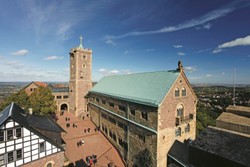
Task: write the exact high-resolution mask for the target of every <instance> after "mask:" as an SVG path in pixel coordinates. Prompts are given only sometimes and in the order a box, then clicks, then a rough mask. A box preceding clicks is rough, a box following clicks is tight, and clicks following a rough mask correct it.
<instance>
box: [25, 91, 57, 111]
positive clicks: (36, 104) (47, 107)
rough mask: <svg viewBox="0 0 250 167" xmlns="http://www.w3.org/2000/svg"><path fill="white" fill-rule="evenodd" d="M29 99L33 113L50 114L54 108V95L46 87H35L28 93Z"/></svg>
mask: <svg viewBox="0 0 250 167" xmlns="http://www.w3.org/2000/svg"><path fill="white" fill-rule="evenodd" d="M29 101H30V107H31V108H32V110H33V113H34V114H37V115H50V114H52V113H54V112H55V110H56V104H55V101H54V97H53V96H52V92H51V90H50V89H49V88H48V87H39V88H38V89H36V90H35V92H33V93H32V94H31V95H30V97H29Z"/></svg>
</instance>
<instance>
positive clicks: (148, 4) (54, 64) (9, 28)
mask: <svg viewBox="0 0 250 167" xmlns="http://www.w3.org/2000/svg"><path fill="white" fill-rule="evenodd" d="M80 35H82V36H83V38H84V40H83V46H84V47H85V48H91V49H92V50H93V72H92V76H93V80H94V81H98V80H99V79H100V78H102V77H103V76H105V75H112V74H127V73H138V72H147V71H159V70H172V69H176V67H177V62H178V60H181V61H182V62H183V66H184V67H185V72H186V75H187V77H188V78H189V80H190V82H191V83H204V84H211V83H216V84H217V83H220V84H223V83H227V84H228V83H233V71H234V68H235V69H236V70H235V71H236V83H238V84H250V77H249V76H250V75H249V74H250V67H249V64H250V1H249V0H235V1H232V0H220V1H211V2H210V1H200V0H179V1H177V0H155V1H152V0H143V1H141V0H132V1H127V0H74V1H69V0H62V1H55V0H54V1H53V0H40V1H34V0H11V1H9V0H3V1H1V5H0V46H1V47H0V82H1V81H2V82H3V81H64V82H65V81H68V80H69V51H70V49H71V48H73V47H76V46H78V45H79V36H80Z"/></svg>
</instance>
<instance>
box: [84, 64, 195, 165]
mask: <svg viewBox="0 0 250 167" xmlns="http://www.w3.org/2000/svg"><path fill="white" fill-rule="evenodd" d="M87 98H88V107H89V111H90V116H91V120H92V121H93V122H94V123H95V124H96V126H98V127H100V129H101V131H102V132H103V133H104V135H105V136H106V137H107V138H108V139H109V140H110V142H111V143H112V144H113V145H114V146H115V147H116V148H117V149H118V150H119V152H120V154H121V155H122V157H123V158H124V160H125V162H127V165H128V166H133V167H140V166H144V164H143V163H145V164H149V165H150V166H155V167H162V166H167V155H168V152H169V150H170V148H171V146H172V145H173V143H174V141H175V140H179V141H181V142H184V141H185V140H188V139H192V140H194V139H195V133H196V132H195V131H196V127H195V126H196V104H197V97H196V96H195V94H194V91H193V90H192V87H191V85H190V83H189V81H188V79H187V77H186V75H185V73H184V71H183V67H182V65H181V62H179V64H178V68H177V69H176V70H171V71H158V72H147V73H137V74H128V75H113V76H107V77H104V78H103V79H101V80H100V81H99V82H98V83H97V84H96V85H95V86H94V87H93V88H92V89H91V90H90V91H89V93H88V95H87ZM145 160H146V161H147V162H145Z"/></svg>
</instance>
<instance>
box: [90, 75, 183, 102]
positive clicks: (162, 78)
mask: <svg viewBox="0 0 250 167" xmlns="http://www.w3.org/2000/svg"><path fill="white" fill-rule="evenodd" d="M179 74H180V73H179V72H178V71H176V70H173V71H158V72H147V73H137V74H127V75H112V76H107V77H104V78H103V79H101V80H100V81H99V82H98V83H97V84H96V85H95V86H94V87H93V88H92V89H91V90H90V93H98V94H103V95H106V96H111V97H115V98H119V99H123V100H127V101H132V102H136V103H141V104H147V105H151V106H158V105H159V104H160V103H161V102H162V100H163V98H164V97H165V95H166V94H167V93H168V91H169V90H170V88H171V86H172V85H173V83H174V82H175V80H176V78H177V77H178V76H179Z"/></svg>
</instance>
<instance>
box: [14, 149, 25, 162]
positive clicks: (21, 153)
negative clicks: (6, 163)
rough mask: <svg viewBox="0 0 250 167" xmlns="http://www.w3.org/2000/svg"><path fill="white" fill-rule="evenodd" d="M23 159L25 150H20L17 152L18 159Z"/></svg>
mask: <svg viewBox="0 0 250 167" xmlns="http://www.w3.org/2000/svg"><path fill="white" fill-rule="evenodd" d="M22 158H23V150H22V149H18V150H16V159H17V160H19V159H22Z"/></svg>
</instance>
